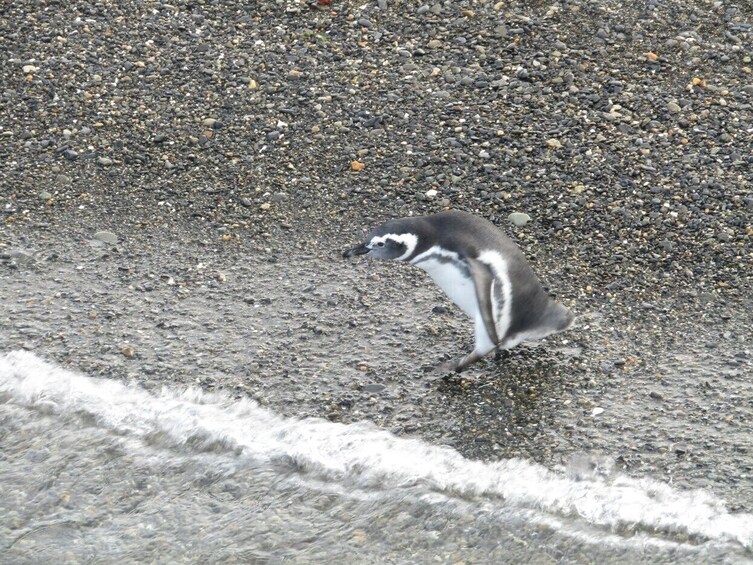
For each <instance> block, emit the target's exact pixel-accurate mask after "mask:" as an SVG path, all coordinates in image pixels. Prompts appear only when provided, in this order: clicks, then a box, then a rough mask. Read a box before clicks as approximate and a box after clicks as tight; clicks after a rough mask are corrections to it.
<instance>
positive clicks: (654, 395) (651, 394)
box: [648, 390, 664, 400]
mask: <svg viewBox="0 0 753 565" xmlns="http://www.w3.org/2000/svg"><path fill="white" fill-rule="evenodd" d="M648 395H649V397H651V398H653V399H654V400H664V395H663V394H661V393H660V392H656V391H653V390H652V391H651V392H649V393H648Z"/></svg>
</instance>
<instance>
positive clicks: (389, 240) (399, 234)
mask: <svg viewBox="0 0 753 565" xmlns="http://www.w3.org/2000/svg"><path fill="white" fill-rule="evenodd" d="M394 227H395V226H389V224H385V225H384V226H380V227H379V228H377V229H375V230H374V231H373V232H371V233H370V234H369V235H368V236H367V238H366V240H365V241H364V242H363V243H360V244H359V245H356V246H355V247H353V248H351V249H348V250H346V251H344V252H343V257H345V258H349V257H353V256H355V255H368V256H369V257H374V258H375V259H383V260H386V261H405V260H407V259H408V258H409V257H410V256H411V255H412V254H413V252H414V251H415V249H416V245H418V236H417V235H416V234H414V233H410V232H407V231H396V230H394Z"/></svg>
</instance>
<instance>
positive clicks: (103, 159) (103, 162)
mask: <svg viewBox="0 0 753 565" xmlns="http://www.w3.org/2000/svg"><path fill="white" fill-rule="evenodd" d="M97 163H99V164H100V165H102V166H103V167H109V166H110V165H112V159H110V158H109V157H99V158H98V159H97Z"/></svg>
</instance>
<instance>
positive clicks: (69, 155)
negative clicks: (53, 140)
mask: <svg viewBox="0 0 753 565" xmlns="http://www.w3.org/2000/svg"><path fill="white" fill-rule="evenodd" d="M63 157H65V158H66V159H68V160H69V161H75V160H76V159H78V153H77V152H76V151H74V150H73V149H66V150H65V151H63Z"/></svg>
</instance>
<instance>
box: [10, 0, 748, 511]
mask: <svg viewBox="0 0 753 565" xmlns="http://www.w3.org/2000/svg"><path fill="white" fill-rule="evenodd" d="M0 28H2V29H3V33H1V34H0V162H1V163H2V164H1V165H0V214H1V215H0V302H1V303H2V304H3V308H2V310H0V336H2V337H0V340H1V341H0V344H1V347H0V349H1V350H2V351H10V350H14V349H20V348H23V349H28V350H31V351H34V352H35V353H36V354H37V355H40V356H42V357H45V358H47V359H50V360H54V361H56V362H58V363H61V364H63V365H65V366H67V367H70V368H74V369H76V370H80V371H82V372H84V373H86V374H89V375H94V376H104V377H107V378H114V379H121V380H136V381H138V382H140V383H142V384H143V385H144V386H146V387H148V388H156V387H161V386H163V385H184V384H198V385H200V386H201V387H203V388H205V389H207V390H224V391H227V392H229V393H230V394H232V395H235V396H238V397H241V396H249V397H252V398H254V399H256V400H258V401H259V402H260V403H262V404H263V405H266V406H269V407H270V408H272V409H274V410H275V411H276V412H278V413H281V414H283V415H289V416H298V417H303V416H318V417H322V418H327V419H330V420H332V421H342V422H346V423H347V422H355V421H360V420H370V421H373V422H375V423H376V424H377V425H378V426H380V427H382V428H384V429H388V430H392V431H394V432H396V433H398V434H405V435H415V436H418V437H421V438H423V439H426V440H428V441H430V442H432V443H437V444H446V445H450V446H452V447H454V448H455V449H457V450H458V451H460V452H461V453H462V454H464V455H466V456H468V457H472V458H481V459H485V460H491V459H499V458H507V457H516V456H518V457H523V458H528V459H532V460H534V461H537V462H539V463H542V464H544V465H546V466H548V467H550V468H553V467H557V466H561V465H564V466H569V468H571V469H572V470H573V472H577V470H578V468H579V467H580V466H585V467H594V466H597V467H599V468H600V469H603V472H604V473H614V472H624V473H627V474H629V475H631V476H644V475H645V476H651V477H654V478H657V479H661V480H663V481H667V482H670V483H672V484H673V485H676V486H679V487H683V488H685V487H687V488H707V489H709V490H710V491H712V492H714V493H716V494H717V495H720V496H722V497H723V498H725V499H726V500H727V502H728V507H729V508H730V509H731V510H746V511H753V480H751V479H752V476H753V446H752V445H751V426H752V424H751V422H753V401H752V400H751V399H753V382H752V381H751V374H752V371H751V369H752V368H753V345H752V344H751V337H750V336H751V335H753V284H752V283H753V280H752V279H753V246H752V245H751V240H752V238H753V5H751V4H750V3H747V2H727V1H721V0H719V1H707V0H704V1H698V0H647V1H645V2H643V1H642V2H631V1H627V2H616V1H614V0H604V1H598V2H597V1H586V0H568V1H563V2H522V3H521V2H517V3H516V2H504V1H503V2H496V3H495V2H482V1H475V2H474V1H458V2H451V1H447V2H437V3H427V4H421V3H420V2H419V3H413V2H396V1H394V0H378V1H369V2H353V1H341V0H333V1H332V3H331V4H330V5H323V6H322V5H319V4H317V3H316V2H314V3H313V4H311V3H308V2H296V1H294V0H288V1H283V2H279V1H278V2H273V1H270V2H250V3H246V4H245V5H244V6H243V7H238V6H237V5H235V4H232V5H229V4H226V3H221V2H210V1H206V2H205V1H199V0H197V1H191V2H183V1H176V2H172V3H159V2H131V1H122V2H117V3H112V4H111V3H89V2H70V3H67V4H65V5H62V4H59V3H57V2H43V1H37V2H32V1H27V0H22V1H18V2H12V3H5V4H4V5H3V7H2V8H0ZM448 208H452V209H460V210H466V211H469V212H473V213H476V214H478V215H480V216H483V217H485V218H487V219H489V220H491V221H493V222H494V223H496V224H497V225H498V226H499V227H500V228H502V229H503V230H505V232H506V233H508V234H509V235H510V236H511V237H512V238H513V239H514V240H515V241H516V242H517V243H518V244H519V245H520V247H521V248H522V250H523V252H524V253H525V254H526V256H527V257H528V258H529V259H530V261H531V264H532V265H533V267H534V270H535V271H536V272H537V273H538V275H539V276H540V278H541V279H542V281H543V282H544V283H545V285H546V286H547V288H548V289H549V290H550V291H551V292H552V293H553V294H554V295H555V296H556V297H557V299H558V300H559V301H561V302H562V303H564V304H566V305H567V306H568V307H570V308H572V309H573V311H575V312H576V313H577V314H578V316H579V320H578V324H577V327H576V328H575V329H573V330H572V331H570V332H568V333H565V334H562V335H560V336H557V337H555V338H552V339H547V340H545V341H544V342H542V343H541V344H537V345H535V346H522V347H519V348H516V349H515V350H513V351H511V352H508V353H505V354H504V355H502V356H501V358H500V359H497V360H495V359H488V360H484V361H483V362H480V363H478V364H477V365H476V366H474V367H473V368H472V369H471V370H470V371H468V373H467V374H466V373H464V374H463V375H462V376H461V377H458V378H454V379H450V380H448V381H430V380H429V378H427V374H426V373H425V372H424V371H423V370H422V367H424V366H426V365H430V364H433V363H436V362H437V361H439V360H440V359H441V358H442V357H443V356H450V355H452V356H455V355H459V354H460V352H461V351H464V350H466V348H467V347H468V345H469V344H470V343H471V342H472V339H473V332H472V324H471V323H470V322H469V321H468V320H467V319H465V317H464V314H463V313H462V312H460V311H459V310H458V309H457V308H456V307H454V306H453V305H452V304H451V303H449V302H448V300H447V299H446V298H445V297H444V296H443V295H442V294H441V293H440V291H439V290H438V289H436V288H435V287H434V285H433V283H431V281H430V280H429V279H428V278H427V277H426V276H425V275H424V273H422V272H420V271H418V270H417V269H413V268H410V267H407V266H401V265H394V264H389V265H387V264H375V263H369V262H366V261H351V262H346V261H343V260H342V258H341V257H340V253H341V251H342V250H343V249H345V248H346V247H347V246H349V245H351V244H353V243H356V242H357V241H358V240H359V239H360V238H361V237H362V236H363V234H364V233H365V231H366V230H367V229H369V228H370V227H373V226H374V225H376V224H377V223H380V222H382V221H384V220H386V219H388V218H393V217H399V216H406V215H410V214H414V215H415V214H424V213H432V212H437V211H440V210H443V209H448ZM513 213H517V214H525V215H527V217H528V218H526V217H524V216H520V215H517V216H514V217H513V218H512V219H510V214H513ZM512 220H515V221H512Z"/></svg>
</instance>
